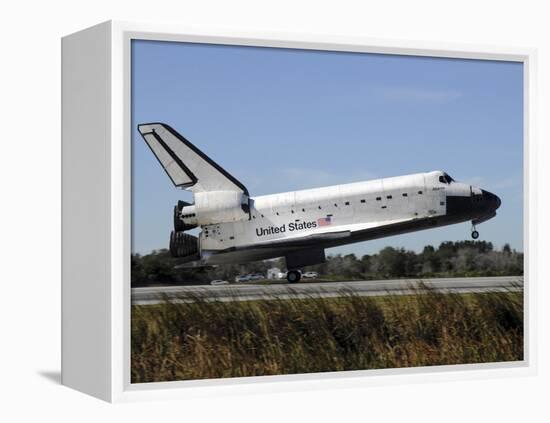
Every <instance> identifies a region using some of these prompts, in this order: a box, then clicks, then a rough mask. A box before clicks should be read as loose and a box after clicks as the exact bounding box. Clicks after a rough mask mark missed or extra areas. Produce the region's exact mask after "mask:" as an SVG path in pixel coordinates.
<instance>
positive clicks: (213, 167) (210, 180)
mask: <svg viewBox="0 0 550 423" xmlns="http://www.w3.org/2000/svg"><path fill="white" fill-rule="evenodd" d="M138 131H139V133H140V134H141V135H142V136H143V138H144V139H145V142H146V143H147V145H148V146H149V147H150V148H151V150H152V151H153V154H154V155H155V157H156V158H157V159H158V161H159V162H160V164H161V166H162V167H163V169H164V170H165V171H166V173H167V174H168V176H169V177H170V179H171V180H172V182H173V183H174V185H175V186H177V187H182V188H185V189H188V190H190V191H192V192H194V193H195V192H204V191H237V192H242V193H243V194H245V195H247V196H248V190H247V189H246V187H245V186H244V185H243V184H242V183H240V182H239V181H238V180H237V179H235V178H234V177H233V176H231V175H230V174H229V173H227V172H226V171H225V170H224V169H222V168H221V167H220V166H219V165H218V164H217V163H215V162H214V161H212V159H210V158H209V157H208V156H207V155H206V154H204V153H203V152H202V151H200V150H199V149H198V148H197V147H195V146H194V145H193V144H191V143H190V142H189V141H188V140H186V139H185V138H184V137H183V136H182V135H180V134H178V133H177V132H176V131H175V130H174V129H172V128H171V127H170V126H168V125H166V124H164V123H145V124H140V125H138Z"/></svg>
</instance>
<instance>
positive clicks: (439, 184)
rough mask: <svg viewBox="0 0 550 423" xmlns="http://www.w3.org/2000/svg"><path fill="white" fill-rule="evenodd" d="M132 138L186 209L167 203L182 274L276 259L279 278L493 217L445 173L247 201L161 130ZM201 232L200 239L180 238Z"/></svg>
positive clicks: (477, 193) (478, 193)
mask: <svg viewBox="0 0 550 423" xmlns="http://www.w3.org/2000/svg"><path fill="white" fill-rule="evenodd" d="M138 131H139V133H140V134H141V135H142V137H143V138H144V140H145V142H146V143H147V145H148V146H149V147H150V149H151V151H152V152H153V154H154V155H155V157H156V158H157V160H158V161H159V163H160V165H161V166H162V168H163V169H164V171H165V172H166V174H167V175H168V177H169V178H170V180H171V181H172V183H173V184H174V186H175V187H177V188H181V189H185V190H188V191H191V192H192V194H193V203H187V202H184V201H178V204H177V205H175V206H174V229H173V231H172V232H171V234H170V243H169V250H170V253H171V255H172V256H173V257H178V258H180V259H181V261H182V263H183V264H182V265H181V266H180V267H188V268H194V267H206V266H213V265H219V264H240V263H246V262H251V261H257V260H265V259H271V258H277V257H284V258H285V260H286V266H287V269H288V272H287V280H288V281H289V282H291V283H295V282H299V280H300V278H301V271H300V269H301V268H303V267H305V266H309V265H314V264H319V263H323V262H324V261H325V249H327V248H331V247H337V246H340V245H345V244H351V243H355V242H363V241H368V240H372V239H377V238H383V237H387V236H392V235H398V234H404V233H408V232H414V231H420V230H424V229H430V228H436V227H440V226H445V225H452V224H456V223H461V222H467V221H471V223H472V230H471V236H472V238H473V239H477V238H478V237H479V233H478V231H477V230H476V225H478V224H480V223H482V222H485V221H487V220H489V219H491V218H493V217H494V216H496V210H497V209H498V208H499V207H500V204H501V201H500V199H499V197H497V196H496V195H495V194H493V193H490V192H488V191H485V190H483V189H480V188H478V187H475V186H473V185H469V184H465V183H461V182H457V181H455V180H454V179H453V178H451V177H450V176H449V175H448V174H447V173H445V172H443V171H432V172H426V173H417V174H413V175H405V176H396V177H390V178H384V179H376V180H370V181H365V182H355V183H350V184H344V185H334V186H328V187H323V188H313V189H307V190H300V191H293V192H285V193H279V194H271V195H263V196H257V197H251V196H250V194H249V192H248V189H247V188H246V187H245V186H244V185H243V184H242V183H241V182H240V181H238V180H237V179H236V178H235V177H233V176H232V175H231V174H229V173H228V172H227V171H226V170H224V169H223V168H222V167H221V166H219V165H218V164H217V163H215V162H214V161H213V160H212V159H210V158H209V157H208V156H207V155H205V154H204V153H203V152H202V151H200V150H199V149H198V148H197V147H196V146H194V145H193V144H192V143H191V142H189V141H188V140H187V139H185V138H184V137H183V136H182V135H180V134H179V133H178V132H176V131H175V130H174V129H172V128H171V127H170V126H168V125H166V124H164V123H146V124H140V125H138ZM194 228H200V232H199V234H198V236H194V235H192V234H190V233H188V231H189V230H191V229H194Z"/></svg>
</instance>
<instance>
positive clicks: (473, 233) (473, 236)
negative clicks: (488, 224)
mask: <svg viewBox="0 0 550 423" xmlns="http://www.w3.org/2000/svg"><path fill="white" fill-rule="evenodd" d="M472 238H473V239H478V238H479V232H478V231H477V230H476V225H472Z"/></svg>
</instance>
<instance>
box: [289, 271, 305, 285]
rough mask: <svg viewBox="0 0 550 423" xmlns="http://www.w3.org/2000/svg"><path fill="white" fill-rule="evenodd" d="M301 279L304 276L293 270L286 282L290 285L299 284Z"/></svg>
mask: <svg viewBox="0 0 550 423" xmlns="http://www.w3.org/2000/svg"><path fill="white" fill-rule="evenodd" d="M301 277H302V274H301V273H300V272H299V271H297V270H291V271H289V272H288V273H287V274H286V280H287V281H288V283H298V282H300V279H301Z"/></svg>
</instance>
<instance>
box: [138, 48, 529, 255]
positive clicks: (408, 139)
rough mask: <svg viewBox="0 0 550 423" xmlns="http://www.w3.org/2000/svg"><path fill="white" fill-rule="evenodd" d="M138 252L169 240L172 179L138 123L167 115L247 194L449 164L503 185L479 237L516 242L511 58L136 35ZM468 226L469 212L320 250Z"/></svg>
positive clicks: (519, 90)
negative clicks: (431, 225)
mask: <svg viewBox="0 0 550 423" xmlns="http://www.w3.org/2000/svg"><path fill="white" fill-rule="evenodd" d="M132 95H133V97H132V98H133V104H132V109H133V110H132V127H133V132H132V134H133V136H132V154H133V158H132V164H133V167H132V171H133V219H132V221H133V237H132V249H133V251H134V252H139V253H147V252H149V251H151V250H153V249H159V248H167V245H168V237H169V234H170V231H171V228H172V208H173V205H174V204H175V203H176V202H177V200H178V199H183V200H186V201H191V198H192V197H191V193H189V192H187V191H181V190H179V189H176V188H175V187H174V186H173V185H172V183H171V181H170V180H169V178H168V177H167V176H166V174H165V173H164V171H163V170H162V168H161V167H160V165H159V164H158V162H157V161H156V159H155V157H154V156H153V155H152V153H151V151H150V150H149V149H148V147H147V146H146V144H145V142H144V141H143V139H142V138H141V136H140V135H139V133H138V132H137V129H136V125H137V124H138V123H145V122H157V121H160V122H165V123H167V124H169V125H170V126H172V127H173V128H174V129H176V130H177V131H178V132H180V133H181V134H182V135H184V136H185V137H186V138H187V139H189V140H190V141H191V142H192V143H194V144H195V145H196V146H197V147H199V148H200V149H201V150H203V151H204V152H205V153H206V154H207V155H209V156H210V157H211V158H212V159H213V160H215V161H216V162H218V163H219V164H220V165H221V166H222V167H223V168H225V169H226V170H227V171H228V172H229V173H231V174H233V175H234V176H235V177H236V178H237V179H239V180H240V181H241V182H242V183H243V184H244V185H245V186H247V188H248V190H249V192H250V195H251V196H256V195H262V194H271V193H276V192H284V191H292V190H296V189H304V188H313V187H318V186H325V185H333V184H341V183H348V182H356V181H362V180H367V179H372V178H382V177H388V176H396V175H405V174H409V173H416V172H424V171H430V170H445V171H446V172H448V173H449V174H450V175H451V176H452V177H453V178H455V179H456V180H459V181H463V182H469V183H472V184H475V185H477V186H480V187H482V188H484V189H487V190H489V191H491V192H494V193H495V194H497V195H498V196H500V197H501V199H502V206H501V208H500V209H499V210H498V215H497V217H496V218H494V219H492V220H490V221H488V222H486V223H483V224H481V225H479V226H478V230H479V232H480V235H481V236H480V239H482V240H486V241H491V242H493V243H494V244H495V245H496V246H497V247H501V246H502V245H503V244H504V243H506V242H508V243H510V244H511V246H512V248H515V249H517V250H520V251H523V229H522V222H523V205H522V201H523V200H522V199H523V187H522V186H523V177H522V173H523V141H522V140H523V67H522V64H521V63H513V62H496V61H480V60H460V59H441V58H427V57H414V56H397V55H380V54H363V53H361V54H359V53H340V52H318V51H305V50H291V49H272V48H259V47H241V46H219V45H206V44H190V43H168V42H156V41H133V44H132ZM465 239H470V224H469V223H463V224H459V225H454V226H448V227H444V228H438V229H432V230H428V231H421V232H416V233H412V234H407V235H400V236H395V237H390V238H385V239H381V240H376V241H370V242H364V243H359V244H352V245H349V246H344V247H339V248H336V249H332V250H329V251H328V253H343V254H344V253H348V252H353V253H355V254H358V255H362V254H372V253H375V252H377V251H379V250H380V249H381V248H383V247H384V246H387V245H391V246H394V247H405V248H407V249H412V250H415V251H419V250H420V249H422V247H423V246H424V245H428V244H432V245H435V246H437V245H439V243H441V242H442V241H447V240H465Z"/></svg>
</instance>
